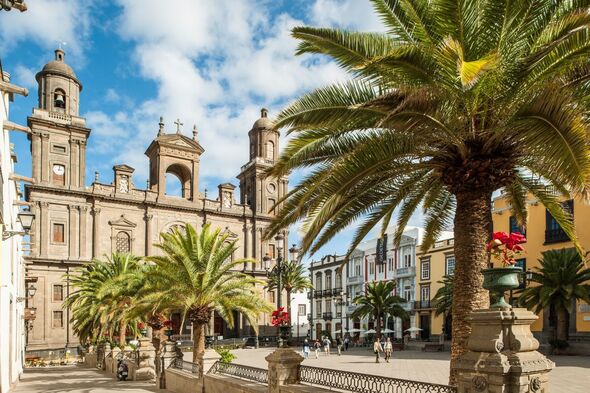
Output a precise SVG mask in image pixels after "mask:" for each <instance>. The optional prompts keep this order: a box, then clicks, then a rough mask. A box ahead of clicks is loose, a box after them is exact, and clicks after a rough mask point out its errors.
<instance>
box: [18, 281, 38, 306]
mask: <svg viewBox="0 0 590 393" xmlns="http://www.w3.org/2000/svg"><path fill="white" fill-rule="evenodd" d="M35 293H37V287H35V284H33V283H31V284H30V285H29V286H28V287H27V289H26V293H25V297H17V298H16V301H17V302H24V301H25V300H27V299H31V298H32V297H33V296H35Z"/></svg>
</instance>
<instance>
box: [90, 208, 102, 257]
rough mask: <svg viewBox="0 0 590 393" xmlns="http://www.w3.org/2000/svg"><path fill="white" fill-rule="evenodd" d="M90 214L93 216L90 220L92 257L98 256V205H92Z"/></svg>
mask: <svg viewBox="0 0 590 393" xmlns="http://www.w3.org/2000/svg"><path fill="white" fill-rule="evenodd" d="M92 214H93V216H94V218H93V220H92V225H93V228H92V257H93V258H100V237H99V236H98V232H99V231H100V207H96V206H95V207H93V208H92Z"/></svg>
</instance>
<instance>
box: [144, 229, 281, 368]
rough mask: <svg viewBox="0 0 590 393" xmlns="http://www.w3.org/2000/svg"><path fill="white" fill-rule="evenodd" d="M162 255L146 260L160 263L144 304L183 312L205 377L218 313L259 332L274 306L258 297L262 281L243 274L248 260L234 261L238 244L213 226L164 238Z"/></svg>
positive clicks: (231, 321) (176, 232) (150, 280)
mask: <svg viewBox="0 0 590 393" xmlns="http://www.w3.org/2000/svg"><path fill="white" fill-rule="evenodd" d="M160 237H161V241H160V244H157V245H156V246H157V247H158V248H159V249H161V250H162V251H163V255H161V256H152V257H148V258H147V259H148V260H149V261H151V262H153V263H155V265H156V266H155V268H154V269H153V271H152V272H151V273H150V277H149V279H148V281H147V282H146V288H147V290H145V291H144V296H143V297H142V299H141V301H140V302H141V303H143V304H150V305H152V308H153V310H170V311H171V310H181V311H182V313H183V320H184V318H188V319H189V320H190V321H191V322H192V324H193V340H194V347H193V362H195V363H197V364H198V365H199V372H200V374H202V372H203V364H202V357H203V353H204V351H205V326H206V325H207V324H208V323H209V320H210V318H211V315H212V313H213V311H215V312H217V313H218V314H219V315H220V316H221V317H222V318H223V319H225V321H226V322H227V323H228V324H229V325H230V326H233V324H234V312H239V313H241V314H242V315H243V316H244V317H245V318H246V319H247V320H248V321H249V322H250V324H251V325H252V326H253V327H254V329H255V330H257V326H258V323H257V317H258V314H259V313H261V312H267V311H270V310H271V306H270V305H269V304H268V303H267V302H266V301H265V300H264V299H262V297H261V296H260V295H259V293H258V292H257V291H256V288H255V285H256V284H259V283H260V281H258V280H256V279H255V278H253V277H252V276H249V275H247V274H244V273H242V272H240V271H238V269H241V267H243V266H244V263H245V262H252V260H249V259H235V260H233V257H232V255H233V253H234V251H235V250H237V248H238V247H237V245H236V241H229V240H228V235H221V234H220V230H219V229H215V230H212V229H211V226H210V224H206V225H204V226H203V228H202V230H201V231H200V232H197V231H196V230H195V228H194V227H193V226H191V225H190V224H187V225H186V226H185V227H184V228H182V229H179V228H174V229H172V231H171V232H170V233H162V234H161V235H160Z"/></svg>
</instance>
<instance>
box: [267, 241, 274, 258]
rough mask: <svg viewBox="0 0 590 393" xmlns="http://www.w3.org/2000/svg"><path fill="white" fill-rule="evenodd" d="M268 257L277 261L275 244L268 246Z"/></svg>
mask: <svg viewBox="0 0 590 393" xmlns="http://www.w3.org/2000/svg"><path fill="white" fill-rule="evenodd" d="M268 256H269V257H270V258H271V259H275V258H276V255H275V245H274V244H269V245H268Z"/></svg>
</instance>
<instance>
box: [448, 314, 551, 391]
mask: <svg viewBox="0 0 590 393" xmlns="http://www.w3.org/2000/svg"><path fill="white" fill-rule="evenodd" d="M537 318H538V317H537V316H536V315H535V314H533V313H532V312H530V311H528V310H526V309H524V308H513V309H488V310H477V311H474V312H473V313H472V314H471V316H470V320H471V328H472V332H471V336H470V337H469V341H468V344H467V347H468V352H467V353H465V354H464V355H463V356H461V357H460V358H459V359H458V360H457V392H458V393H474V392H477V393H480V392H481V393H520V392H529V393H537V392H538V393H547V392H549V384H548V373H549V371H551V369H552V368H553V367H554V366H555V364H554V363H553V362H552V361H550V360H549V359H547V358H546V357H545V356H544V355H542V354H541V353H539V352H537V349H538V348H539V342H538V341H537V340H536V339H535V338H534V337H533V334H532V333H531V327H530V325H531V324H532V323H533V322H534V321H535V320H536V319H537Z"/></svg>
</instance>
